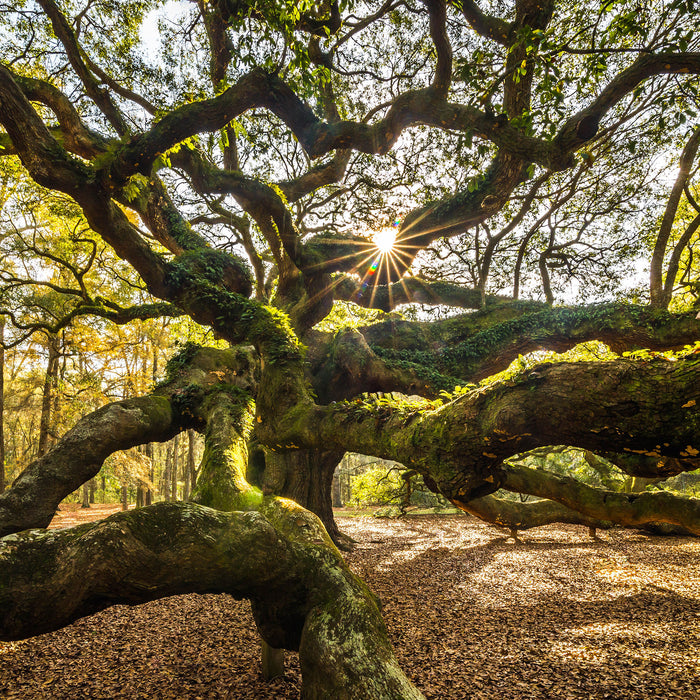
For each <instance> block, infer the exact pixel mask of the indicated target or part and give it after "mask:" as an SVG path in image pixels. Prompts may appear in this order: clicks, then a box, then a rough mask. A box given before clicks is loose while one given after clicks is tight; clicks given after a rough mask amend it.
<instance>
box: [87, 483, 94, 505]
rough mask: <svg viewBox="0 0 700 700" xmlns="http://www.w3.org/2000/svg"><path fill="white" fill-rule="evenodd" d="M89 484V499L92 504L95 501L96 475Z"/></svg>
mask: <svg viewBox="0 0 700 700" xmlns="http://www.w3.org/2000/svg"><path fill="white" fill-rule="evenodd" d="M88 484H89V485H90V496H89V498H88V500H89V502H90V504H91V505H92V504H93V503H94V502H95V479H94V477H93V478H92V479H90V481H89V482H88Z"/></svg>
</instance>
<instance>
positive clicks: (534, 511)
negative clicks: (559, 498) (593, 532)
mask: <svg viewBox="0 0 700 700" xmlns="http://www.w3.org/2000/svg"><path fill="white" fill-rule="evenodd" d="M459 507H460V508H461V509H462V510H463V511H465V512H466V513H470V514H471V515H475V516H476V517H477V518H479V519H480V520H484V521H486V522H487V523H492V524H493V525H499V526H500V527H507V528H508V529H509V530H511V532H516V531H518V530H529V529H530V528H533V527H541V526H542V525H552V524H554V523H568V524H571V525H586V526H588V527H589V528H599V527H600V528H604V527H609V526H610V522H609V521H605V520H600V519H597V518H590V517H588V516H586V515H582V514H581V513H579V512H578V511H575V510H571V508H567V507H566V506H563V505H561V504H560V503H555V502H553V501H550V500H547V499H542V500H539V501H534V502H530V503H519V502H517V501H508V500H506V499H505V498H498V497H497V496H494V495H490V496H482V497H481V498H475V499H473V500H471V501H467V502H459Z"/></svg>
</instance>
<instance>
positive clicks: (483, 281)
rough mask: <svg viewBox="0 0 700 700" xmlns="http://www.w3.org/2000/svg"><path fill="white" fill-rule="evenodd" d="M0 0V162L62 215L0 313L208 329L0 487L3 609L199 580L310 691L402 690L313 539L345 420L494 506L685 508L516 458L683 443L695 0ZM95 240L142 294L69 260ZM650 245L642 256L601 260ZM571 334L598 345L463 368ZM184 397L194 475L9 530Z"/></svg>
mask: <svg viewBox="0 0 700 700" xmlns="http://www.w3.org/2000/svg"><path fill="white" fill-rule="evenodd" d="M0 8H1V9H2V13H1V14H0V17H1V19H0V22H1V26H2V31H1V33H0V42H1V43H2V57H3V59H2V62H1V63H0V125H2V128H3V130H4V131H2V132H0V156H2V159H0V163H3V164H5V165H6V166H7V167H10V166H9V165H7V164H12V163H16V162H17V160H19V162H21V165H22V171H21V172H19V171H18V174H17V175H15V176H13V177H15V178H21V177H29V178H30V179H31V181H32V182H33V185H32V186H33V187H38V188H40V189H39V190H38V191H39V192H43V193H44V194H43V195H40V196H44V197H46V198H50V197H58V198H59V199H61V198H62V200H63V201H64V206H70V207H73V210H74V211H73V212H72V214H71V216H73V217H78V218H82V219H83V220H84V221H85V222H86V223H87V225H89V228H90V231H91V232H90V233H89V234H85V236H83V238H82V239H80V240H77V239H74V240H73V242H72V245H73V248H71V246H67V247H66V248H65V250H64V252H63V254H62V256H61V255H59V254H58V253H56V254H54V253H51V256H52V257H51V259H52V260H53V261H54V262H59V263H60V264H61V265H62V266H63V269H64V272H65V275H64V280H65V281H64V283H62V284H60V285H58V284H53V283H52V286H51V292H52V294H55V295H58V296H59V297H61V298H62V299H63V301H62V302H61V303H60V304H55V303H54V306H53V307H52V309H53V310H50V309H49V308H48V307H47V306H42V305H41V304H37V303H33V305H32V307H31V308H29V307H27V306H24V305H23V303H22V301H21V300H22V299H26V298H27V297H22V295H21V294H19V292H18V290H21V289H24V288H28V287H29V286H31V285H33V284H34V285H36V284H40V285H42V284H43V285H46V280H44V279H42V278H41V276H39V278H38V279H37V278H36V275H35V276H34V278H32V274H31V272H32V270H36V269H38V268H36V267H35V266H33V264H32V263H31V262H27V261H30V260H31V258H32V256H34V257H37V256H38V257H42V256H43V257H44V258H46V257H47V254H46V252H45V251H41V250H39V248H38V247H37V245H36V244H35V243H31V241H30V242H29V243H26V240H25V244H24V245H22V246H20V247H19V248H17V247H15V248H14V249H13V253H12V256H14V257H13V258H12V256H10V257H11V258H12V259H13V260H14V263H15V264H14V267H12V266H11V264H10V263H12V260H10V262H8V263H7V265H9V266H7V265H6V267H5V268H3V272H2V281H3V285H4V287H3V297H2V303H1V304H0V312H1V313H2V314H3V316H5V317H6V318H8V319H9V324H8V328H7V329H6V336H5V337H6V340H5V343H6V344H7V345H11V344H12V343H13V342H20V341H21V339H22V338H23V337H25V336H26V335H27V334H28V333H33V332H38V331H44V332H46V333H49V334H51V333H53V334H55V333H56V332H57V331H59V330H60V329H61V328H64V327H65V326H66V325H67V324H69V323H71V321H72V320H73V319H75V318H76V317H77V316H97V317H101V318H104V319H108V320H109V321H110V322H114V323H129V322H131V321H133V320H134V319H144V318H154V317H158V316H161V315H170V316H172V315H189V316H190V317H191V318H192V319H193V320H194V321H196V322H197V323H199V324H201V325H202V326H203V327H208V328H210V329H212V330H213V332H214V333H215V334H216V336H217V338H219V339H222V340H224V341H227V343H228V344H229V346H230V347H229V348H228V349H220V348H219V349H216V348H206V347H202V348H199V347H194V346H186V347H185V348H184V349H183V351H182V352H181V353H179V354H178V355H177V357H175V358H174V359H173V360H172V361H171V363H170V366H169V372H168V376H167V378H166V380H165V381H164V382H163V383H162V384H161V385H159V386H158V387H156V388H155V389H154V391H153V392H152V393H151V394H150V395H147V396H142V397H139V398H133V399H127V400H124V401H121V402H117V403H113V404H109V405H107V406H105V407H103V408H101V409H99V410H98V411H96V412H94V413H92V414H89V415H86V416H85V417H83V418H82V419H81V420H80V421H79V422H78V423H77V424H76V425H75V427H74V428H73V429H72V430H70V431H69V432H68V433H67V434H66V435H65V436H64V437H63V438H62V439H60V440H59V441H58V442H57V443H56V444H55V445H54V446H53V448H52V449H51V450H49V451H48V452H47V453H46V454H43V455H42V456H41V457H40V458H39V459H38V460H37V461H36V462H34V463H33V464H31V465H30V466H29V467H28V468H27V469H26V470H25V472H23V473H22V474H21V475H20V476H19V477H18V478H17V479H16V481H15V482H14V484H13V485H12V487H11V488H10V489H9V490H8V491H7V492H6V493H5V494H3V495H2V496H0V535H4V537H3V539H2V540H1V541H0V562H1V563H2V564H1V566H0V635H1V636H2V637H3V638H5V639H14V638H20V637H23V636H27V635H32V634H37V633H39V632H42V631H45V630H49V629H54V628H56V627H59V626H61V625H65V624H67V623H69V622H70V621H71V620H72V619H74V618H75V617H77V616H81V615H86V614H89V613H90V612H93V611H95V610H98V609H100V608H103V607H105V606H108V605H111V604H113V603H116V602H129V603H138V602H140V601H145V600H150V599H153V598H157V597H161V596H166V595H171V594H174V593H178V592H185V591H226V592H230V593H233V594H234V595H237V596H245V597H248V598H250V599H251V600H252V602H253V608H254V612H255V616H256V622H257V624H258V627H259V630H260V633H261V635H262V636H263V638H264V639H265V640H266V641H267V642H268V643H269V644H270V645H271V646H273V647H284V648H289V649H299V651H300V658H301V664H302V672H303V677H304V689H303V694H304V697H308V698H317V697H318V698H327V697H334V698H342V697H352V698H361V697H364V698H373V699H376V698H384V697H386V698H390V697H391V698H393V697H396V698H399V697H401V698H412V697H420V693H419V692H418V691H417V690H416V689H415V688H413V687H412V685H411V684H410V682H409V681H408V680H407V679H406V678H405V677H404V675H403V673H402V672H401V670H400V668H399V667H398V665H397V663H396V661H395V659H394V657H393V653H392V651H391V648H390V645H389V644H388V641H387V637H386V633H385V631H384V628H383V624H382V621H381V616H380V613H379V609H378V606H377V602H376V601H375V599H374V598H373V596H372V594H371V593H370V592H369V591H368V590H367V588H366V587H365V586H364V584H363V583H362V582H361V581H360V580H359V579H357V578H356V577H354V576H353V575H352V574H351V573H350V572H349V571H348V569H347V567H346V566H345V565H344V563H343V560H342V558H341V557H340V555H339V554H338V552H337V550H336V549H335V547H334V545H333V543H332V541H331V539H329V537H328V534H330V535H331V537H332V538H333V540H335V541H336V542H340V541H341V539H342V536H341V534H340V533H339V532H338V531H337V529H336V527H335V524H334V522H333V516H332V511H331V510H330V480H331V477H332V474H333V469H334V467H335V466H336V464H337V462H338V461H339V459H340V457H341V456H342V454H343V453H344V452H345V451H346V450H352V451H357V452H362V453H365V454H372V455H375V456H377V457H383V458H387V459H392V460H396V461H399V462H401V463H403V464H405V465H406V466H407V467H408V468H410V469H412V470H415V471H416V472H418V473H420V474H421V475H422V476H423V478H424V480H425V482H426V484H428V486H429V487H430V488H431V489H433V490H435V491H436V492H439V493H441V494H443V495H444V496H445V497H447V498H448V499H449V500H450V501H451V502H452V503H454V504H455V505H457V506H458V507H460V508H462V509H464V510H466V511H468V512H472V513H475V514H477V515H478V516H480V517H482V518H485V519H487V520H490V521H492V522H496V523H500V524H503V525H507V526H509V527H511V528H514V529H518V528H527V527H531V526H534V525H539V524H544V523H548V522H557V521H564V522H578V523H582V524H586V525H589V526H591V527H596V526H599V525H601V524H604V523H610V522H612V523H617V524H621V525H627V526H635V527H636V526H643V525H645V524H649V523H658V522H663V523H671V524H675V525H678V526H681V527H683V528H685V529H687V530H689V531H691V532H693V533H695V534H700V505H699V504H698V502H697V501H695V500H693V499H685V498H681V497H677V496H673V495H670V494H669V493H641V494H621V493H618V492H615V491H606V490H603V489H599V488H593V487H591V486H588V485H586V484H583V483H582V482H580V481H577V480H576V479H574V478H573V477H572V476H562V475H561V474H553V473H552V472H549V471H546V470H543V469H537V468H535V467H533V464H532V462H528V461H527V460H523V459H520V458H516V456H518V455H523V454H524V453H527V452H528V451H531V450H533V449H540V448H546V447H547V446H561V445H566V446H571V447H576V448H580V449H582V450H585V451H586V453H585V454H587V455H588V458H589V459H590V461H591V462H592V463H596V464H598V465H607V466H605V467H601V468H605V469H607V468H610V467H609V465H610V464H611V463H612V464H614V465H616V466H617V467H619V469H621V470H623V471H624V472H625V473H627V474H629V475H633V476H639V477H667V476H671V475H674V474H679V473H681V472H683V471H689V470H694V469H697V468H698V467H700V460H699V459H698V455H700V418H699V414H698V410H697V406H698V402H699V401H700V381H699V380H700V374H699V371H700V367H699V363H700V360H699V359H698V357H700V356H699V355H698V354H697V353H696V352H694V351H693V344H694V343H696V342H697V341H698V340H700V324H699V322H698V321H697V320H696V312H695V311H694V310H693V309H692V305H693V303H694V301H695V299H696V293H697V292H698V291H699V290H700V287H699V286H698V282H697V275H696V263H695V260H694V253H695V252H696V233H697V230H698V228H699V227H700V207H698V204H697V198H696V187H695V184H694V179H693V178H694V176H695V175H696V172H697V165H696V162H697V150H698V143H699V141H700V128H698V127H697V126H696V125H695V124H694V121H696V119H697V112H698V100H699V97H698V88H699V82H698V78H697V76H698V74H700V53H698V42H700V38H699V37H700V26H698V25H699V24H700V16H699V14H698V13H697V12H696V9H697V8H696V7H695V3H694V2H693V1H692V0H672V1H671V0H667V1H664V2H658V1H655V2H651V1H648V2H647V1H645V0H636V1H634V2H630V1H628V0H601V1H600V2H594V3H590V2H589V3H579V2H570V3H556V2H554V1H553V0H490V1H487V0H481V1H480V2H474V1H472V0H463V1H462V2H459V1H457V2H444V1H443V0H386V1H385V2H352V1H344V2H331V1H324V2H299V3H297V2H295V3H292V2H287V1H286V0H285V1H284V2H274V3H273V2H267V1H266V0H263V1H260V2H246V1H245V0H241V1H238V0H210V1H204V0H199V1H196V2H179V3H175V2H171V3H167V4H165V5H162V4H161V3H159V2H149V1H147V0H145V1H135V0H134V1H132V0H113V1H110V2H104V1H102V0H94V1H92V0H90V1H87V2H79V1H76V2H74V1H73V0H60V1H59V0H25V1H23V2H20V3H16V2H13V3H9V4H8V3H0ZM13 167H14V166H13ZM670 171H674V175H673V176H672V177H671V178H669V177H667V176H666V175H668V172H670ZM17 181H19V180H17ZM665 183H668V184H665ZM24 186H25V187H29V185H26V184H25V185H24ZM66 202H67V203H68V204H66ZM3 226H4V227H5V229H6V230H9V228H10V225H9V224H5V223H4V224H3ZM387 230H388V231H389V232H393V233H394V234H395V241H394V242H393V244H392V245H388V246H387V247H386V249H384V248H380V247H379V244H378V242H377V240H378V239H375V238H374V235H373V234H374V233H375V232H377V231H383V232H384V233H385V234H386V232H387ZM14 231H15V233H17V234H19V233H21V232H20V231H19V230H18V228H17V227H15V229H14ZM25 238H26V237H25ZM95 240H101V241H102V242H103V243H106V244H107V245H109V246H110V247H111V249H112V250H113V252H114V254H116V256H118V257H119V258H121V260H122V261H124V262H125V263H127V264H128V265H130V266H131V267H132V268H133V270H134V271H135V273H137V275H138V277H139V280H140V282H141V284H142V285H143V292H144V294H147V295H150V297H152V298H144V299H142V300H141V301H142V302H143V303H138V304H125V303H124V301H123V300H120V299H114V298H108V297H105V296H104V295H102V294H99V293H96V292H95V291H94V290H93V289H92V288H91V286H90V284H88V283H87V282H86V280H87V277H86V275H87V270H88V268H89V267H90V265H92V264H93V263H94V262H95V255H94V254H93V253H91V252H90V251H94V250H95ZM76 245H78V246H80V245H84V246H85V247H86V248H85V249H84V250H83V253H82V254H81V255H78V254H77V253H75V252H73V253H72V254H70V255H69V254H68V253H67V252H66V251H69V250H74V247H75V246H76ZM85 251H87V252H85ZM71 255H73V257H71ZM76 255H77V257H75V256H76ZM81 256H82V257H81ZM645 259H646V260H647V261H648V262H647V267H648V270H649V275H648V279H649V282H648V286H647V287H646V289H644V288H640V286H639V285H640V280H639V279H636V278H631V279H630V280H627V281H626V280H625V279H624V276H625V275H630V276H632V275H633V272H634V271H637V270H640V269H641V268H642V267H643V266H644V265H643V261H644V260H645ZM18 260H19V261H22V262H23V264H22V265H19V266H18V265H17V264H16V262H17V261H18ZM86 261H87V262H86ZM22 270H24V273H22ZM584 301H593V302H595V303H592V304H591V303H588V304H584V303H582V302H584ZM633 301H636V303H632V302H633ZM404 304H409V305H410V304H412V305H413V306H412V307H409V308H412V309H414V310H415V309H416V308H420V307H417V306H416V305H429V306H430V309H432V311H431V310H430V309H424V311H423V313H422V314H421V313H417V314H416V313H414V314H413V315H410V314H408V315H404V316H403V317H402V316H400V315H399V314H398V313H397V312H396V311H395V310H396V309H397V308H398V307H400V306H402V305H404ZM56 309H59V310H60V312H57V311H56ZM339 309H340V310H339ZM338 319H341V320H340V321H339V320H338ZM350 321H352V322H350ZM589 341H598V342H599V343H603V344H605V345H606V346H607V348H609V352H608V351H606V355H605V358H604V359H593V358H591V359H589V360H587V361H579V362H563V361H562V362H557V363H550V364H547V365H540V366H537V367H534V368H533V367H529V368H528V369H525V370H524V371H522V372H521V373H520V374H518V373H513V372H510V373H508V374H506V375H503V376H502V377H501V378H496V379H495V380H493V381H486V382H482V383H481V384H480V385H478V386H477V382H481V381H482V380H485V379H488V378H492V377H493V375H495V374H497V373H499V372H502V371H503V370H504V369H506V368H508V366H509V365H510V364H511V362H512V361H513V360H515V359H517V358H518V356H521V355H525V354H528V353H530V352H533V351H536V350H554V351H558V352H563V351H567V350H570V349H571V348H574V347H575V346H577V345H579V344H580V343H584V342H589ZM686 346H689V348H688V349H686V352H685V353H681V354H679V355H676V356H674V357H672V358H670V357H669V356H668V355H664V354H660V353H659V351H664V352H665V351H678V350H681V349H683V348H684V347H686ZM641 349H644V350H646V351H647V352H645V353H641V354H638V355H637V356H634V355H633V356H625V357H623V356H622V355H623V353H625V352H626V351H632V350H641ZM455 387H459V388H458V389H457V390H456V391H455ZM445 391H447V392H452V394H451V396H450V398H449V399H447V398H445V394H444V393H443V394H442V399H440V398H439V397H440V392H445ZM189 428H195V429H197V430H199V431H200V432H202V433H203V434H204V436H205V446H206V447H205V453H204V457H203V461H202V465H201V467H200V472H199V479H198V483H197V485H196V488H195V490H194V493H193V497H192V500H193V503H189V504H156V505H154V506H149V507H147V508H143V509H139V510H138V511H135V512H132V513H125V514H122V515H120V516H115V517H113V518H110V519H108V520H106V521H104V522H101V523H98V524H94V525H88V526H84V527H81V528H76V529H73V530H67V531H62V532H60V533H46V532H41V531H40V530H37V529H36V528H43V527H46V526H47V525H48V523H49V521H50V520H51V517H52V514H53V512H54V510H55V508H56V506H57V505H58V503H59V502H60V500H61V499H62V498H63V497H65V496H66V495H67V494H69V493H71V492H72V491H73V490H75V489H76V488H77V487H79V486H80V485H81V484H82V483H84V482H85V481H87V480H88V479H90V478H92V477H93V476H94V475H95V474H96V473H97V472H98V471H99V469H100V467H101V464H102V462H103V461H104V459H105V458H106V457H107V456H109V455H110V454H112V453H113V452H114V451H116V450H120V449H126V448H128V447H131V446H134V445H139V444H143V443H147V442H149V441H154V440H165V439H168V438H169V437H172V436H173V435H175V434H177V433H178V432H180V431H183V430H186V429H189ZM603 458H605V459H603ZM499 488H504V489H507V490H511V491H515V492H519V493H527V494H532V495H535V496H539V497H541V498H542V499H544V500H538V501H535V502H532V503H524V504H520V505H518V504H516V503H515V502H512V501H503V500H501V499H499V498H496V497H494V496H493V494H494V493H495V492H496V491H497V490H498V489H499ZM212 508H213V509H214V510H212ZM307 509H310V510H311V511H313V512H314V513H316V514H317V515H318V516H319V517H320V519H321V520H319V519H317V518H316V517H315V516H313V515H312V513H310V512H309V510H307ZM323 525H325V529H324V527H323ZM31 528H34V529H31ZM25 531H26V532H25ZM76 562H77V563H76Z"/></svg>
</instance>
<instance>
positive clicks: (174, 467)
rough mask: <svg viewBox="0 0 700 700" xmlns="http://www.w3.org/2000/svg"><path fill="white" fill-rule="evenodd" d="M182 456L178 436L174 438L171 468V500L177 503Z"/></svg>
mask: <svg viewBox="0 0 700 700" xmlns="http://www.w3.org/2000/svg"><path fill="white" fill-rule="evenodd" d="M179 454H180V436H179V435H176V436H175V437H174V438H173V462H172V464H171V466H170V478H171V480H172V481H171V485H170V498H171V500H173V501H177V468H178V461H179V460H178V457H179Z"/></svg>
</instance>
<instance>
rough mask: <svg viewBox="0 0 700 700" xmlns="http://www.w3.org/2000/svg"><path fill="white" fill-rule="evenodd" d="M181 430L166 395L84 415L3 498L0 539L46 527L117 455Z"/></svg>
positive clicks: (105, 408)
mask: <svg viewBox="0 0 700 700" xmlns="http://www.w3.org/2000/svg"><path fill="white" fill-rule="evenodd" d="M180 430H181V427H180V425H179V423H178V421H177V420H176V417H175V414H174V412H173V407H172V403H171V400H170V397H167V396H146V397H142V398H136V399H127V400H125V401H118V402H116V403H113V404H109V405H108V406H105V407H103V408H100V409H98V410H97V411H95V412H93V413H91V414H89V415H87V416H85V418H82V419H81V420H80V421H79V422H78V423H77V425H76V426H75V427H74V428H73V429H72V430H70V431H69V432H68V433H67V434H66V435H65V436H64V437H63V438H62V439H61V440H60V441H59V442H58V443H57V444H56V445H55V446H54V447H53V449H52V450H50V451H49V452H48V453H47V454H45V455H44V456H43V457H40V458H39V459H37V460H35V461H34V462H32V464H30V465H29V466H28V467H27V468H26V469H25V470H24V471H23V472H22V473H21V474H20V475H19V476H18V477H17V479H15V481H14V483H13V484H12V486H11V487H10V488H9V489H8V490H7V491H6V492H5V493H3V494H2V495H0V536H3V535H6V534H8V533H11V532H17V531H19V530H24V529H26V528H29V527H46V526H47V525H48V524H49V522H51V518H53V516H54V513H55V512H56V508H57V507H58V504H59V503H60V502H61V501H62V500H63V499H64V498H65V497H66V496H67V495H68V494H69V493H72V492H73V491H75V489H77V488H79V487H80V486H81V485H82V484H84V483H85V482H86V481H88V480H89V479H91V478H92V477H93V476H95V474H97V473H98V472H99V471H100V468H101V467H102V463H103V462H104V460H105V459H106V458H107V457H109V455H111V454H112V453H113V452H116V451H117V450H126V449H128V448H130V447H134V446H135V445H140V444H143V443H146V442H162V441H164V440H169V439H170V438H171V437H173V436H174V435H175V434H176V433H178V432H179V431H180Z"/></svg>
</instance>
